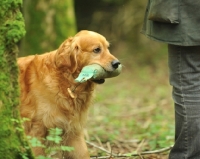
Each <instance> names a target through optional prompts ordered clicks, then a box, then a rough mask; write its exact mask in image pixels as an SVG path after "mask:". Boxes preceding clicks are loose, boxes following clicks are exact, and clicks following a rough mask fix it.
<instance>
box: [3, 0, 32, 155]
mask: <svg viewBox="0 0 200 159" xmlns="http://www.w3.org/2000/svg"><path fill="white" fill-rule="evenodd" d="M21 5H22V1H21V0H9V1H8V0H1V5H0V158H2V159H3V158H4V159H25V157H26V158H27V159H33V158H34V157H33V155H32V152H31V150H30V148H29V146H28V143H27V141H26V139H25V137H24V133H23V129H22V125H21V122H20V121H21V120H20V116H19V110H18V105H19V87H18V68H17V65H16V57H17V52H18V48H17V45H16V43H17V42H18V41H19V40H20V39H21V38H22V37H23V36H24V34H25V29H24V20H23V17H22V14H21V12H20V7H21Z"/></svg>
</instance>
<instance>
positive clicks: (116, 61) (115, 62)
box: [111, 60, 121, 69]
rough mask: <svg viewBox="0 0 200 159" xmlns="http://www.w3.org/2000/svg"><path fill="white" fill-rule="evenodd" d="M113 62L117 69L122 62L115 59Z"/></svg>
mask: <svg viewBox="0 0 200 159" xmlns="http://www.w3.org/2000/svg"><path fill="white" fill-rule="evenodd" d="M111 64H112V67H113V68H114V69H117V68H118V66H119V65H120V64H121V63H120V62H119V61H118V60H114V61H112V62H111Z"/></svg>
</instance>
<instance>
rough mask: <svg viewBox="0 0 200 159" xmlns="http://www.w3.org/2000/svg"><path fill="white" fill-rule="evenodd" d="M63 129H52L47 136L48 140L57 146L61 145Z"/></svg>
mask: <svg viewBox="0 0 200 159" xmlns="http://www.w3.org/2000/svg"><path fill="white" fill-rule="evenodd" d="M61 134H62V129H59V128H55V129H50V131H49V135H48V136H47V140H49V141H54V142H55V143H56V144H59V143H60V142H61V141H62V138H61V136H60V135H61Z"/></svg>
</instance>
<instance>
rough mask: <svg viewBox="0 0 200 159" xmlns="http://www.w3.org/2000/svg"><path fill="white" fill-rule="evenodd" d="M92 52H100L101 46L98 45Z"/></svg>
mask: <svg viewBox="0 0 200 159" xmlns="http://www.w3.org/2000/svg"><path fill="white" fill-rule="evenodd" d="M93 52H94V53H100V52H101V48H99V47H98V48H96V49H94V50H93Z"/></svg>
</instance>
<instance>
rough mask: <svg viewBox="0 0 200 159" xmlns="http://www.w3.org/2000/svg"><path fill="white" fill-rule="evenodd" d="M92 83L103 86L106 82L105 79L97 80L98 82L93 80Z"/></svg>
mask: <svg viewBox="0 0 200 159" xmlns="http://www.w3.org/2000/svg"><path fill="white" fill-rule="evenodd" d="M91 81H92V82H94V83H97V84H103V83H104V82H105V79H98V80H97V79H96V80H91Z"/></svg>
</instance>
